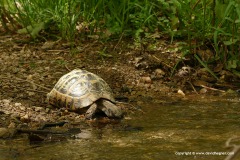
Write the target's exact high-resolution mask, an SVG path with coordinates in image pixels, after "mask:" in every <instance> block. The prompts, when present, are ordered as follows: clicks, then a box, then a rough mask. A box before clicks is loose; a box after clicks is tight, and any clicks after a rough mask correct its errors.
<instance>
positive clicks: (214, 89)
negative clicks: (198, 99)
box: [201, 85, 225, 93]
mask: <svg viewBox="0 0 240 160" xmlns="http://www.w3.org/2000/svg"><path fill="white" fill-rule="evenodd" d="M201 87H203V88H206V89H210V90H213V91H219V92H223V93H224V92H225V91H224V90H220V89H216V88H212V87H208V86H205V85H201Z"/></svg>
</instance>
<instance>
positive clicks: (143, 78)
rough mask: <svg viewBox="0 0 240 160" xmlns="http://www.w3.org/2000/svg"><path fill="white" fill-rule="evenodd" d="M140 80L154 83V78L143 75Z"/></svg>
mask: <svg viewBox="0 0 240 160" xmlns="http://www.w3.org/2000/svg"><path fill="white" fill-rule="evenodd" d="M140 82H143V83H152V80H151V78H150V77H141V79H140Z"/></svg>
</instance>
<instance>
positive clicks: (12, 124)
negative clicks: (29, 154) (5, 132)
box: [8, 122, 16, 129]
mask: <svg viewBox="0 0 240 160" xmlns="http://www.w3.org/2000/svg"><path fill="white" fill-rule="evenodd" d="M8 128H13V129H14V128H16V124H15V123H14V122H11V123H10V124H9V125H8Z"/></svg>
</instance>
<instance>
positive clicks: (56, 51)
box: [0, 35, 240, 136]
mask: <svg viewBox="0 0 240 160" xmlns="http://www.w3.org/2000/svg"><path fill="white" fill-rule="evenodd" d="M180 59H181V52H180V51H179V50H178V44H177V43H175V44H169V43H168V42H167V41H164V40H162V41H159V42H158V43H156V44H155V45H154V48H151V47H145V46H141V45H140V46H139V45H136V44H134V43H133V42H130V43H129V41H121V42H119V41H113V42H99V41H94V40H91V41H85V42H84V43H83V42H82V43H79V44H78V45H76V44H71V43H68V42H64V41H61V40H59V41H47V42H34V41H32V40H29V39H26V38H25V37H20V36H17V35H9V36H1V37H0V88H1V89H0V107H1V110H0V114H1V115H2V116H1V117H2V120H3V121H2V122H1V123H0V125H1V126H0V127H7V128H11V127H12V128H16V127H18V128H19V126H18V125H17V124H21V125H22V123H28V125H30V126H31V125H33V124H31V122H33V123H37V126H38V127H39V124H40V123H43V122H53V121H59V120H65V119H68V121H70V120H72V119H74V120H76V119H83V116H82V115H78V114H76V113H69V112H68V111H61V112H59V110H54V109H52V108H50V109H49V105H48V104H47V103H46V101H45V100H46V94H47V93H48V92H49V91H50V90H51V89H52V88H53V87H54V85H55V83H56V82H57V81H58V79H59V78H60V77H61V76H63V75H64V74H66V73H68V72H69V71H71V70H73V69H76V68H79V69H85V70H88V71H90V72H93V73H95V74H97V75H99V76H100V77H102V78H103V79H104V80H105V81H106V82H107V83H108V84H109V85H110V87H111V88H112V90H113V92H114V95H115V97H116V98H117V99H120V100H121V99H126V100H127V102H130V103H137V101H138V100H140V99H141V100H143V99H147V100H151V99H155V98H156V97H158V98H159V97H161V98H162V97H164V98H166V99H167V97H175V98H176V97H184V95H185V94H197V93H200V94H205V93H206V92H207V90H208V89H209V88H210V90H212V89H215V88H217V91H219V92H221V91H224V90H226V88H232V89H236V86H235V85H232V83H231V84H229V83H227V84H225V83H224V85H223V84H221V85H219V84H217V83H216V80H215V79H214V78H213V77H212V76H211V75H209V73H207V72H206V71H204V70H203V69H202V68H201V67H199V66H197V67H196V68H191V67H189V66H188V64H191V63H194V62H192V60H191V59H190V60H188V59H185V60H184V63H180V64H179V65H178V67H177V68H176V70H175V71H176V72H175V73H174V74H173V76H171V73H172V71H173V68H174V66H175V65H176V64H177V63H178V62H179V60H180ZM220 71H223V70H221V69H220ZM219 75H221V73H219ZM221 76H224V78H226V77H228V79H229V77H230V79H231V80H234V82H237V83H238V82H240V81H239V78H238V77H236V76H234V75H233V74H230V73H229V72H227V71H225V72H224V73H223V74H222V75H221ZM203 86H206V87H209V88H206V87H203ZM146 97H147V98H146ZM12 115H14V116H12ZM12 119H15V120H14V122H13V120H12ZM16 119H17V122H16ZM33 126H34V125H33ZM35 126H36V124H35ZM20 127H21V126H20ZM0 134H1V131H0ZM5 134H6V133H5ZM9 134H11V133H9ZM0 136H1V135H0Z"/></svg>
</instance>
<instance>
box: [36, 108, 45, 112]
mask: <svg viewBox="0 0 240 160" xmlns="http://www.w3.org/2000/svg"><path fill="white" fill-rule="evenodd" d="M34 110H35V111H36V112H41V111H44V108H42V107H34Z"/></svg>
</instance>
